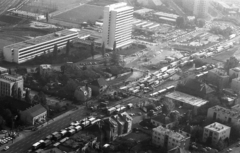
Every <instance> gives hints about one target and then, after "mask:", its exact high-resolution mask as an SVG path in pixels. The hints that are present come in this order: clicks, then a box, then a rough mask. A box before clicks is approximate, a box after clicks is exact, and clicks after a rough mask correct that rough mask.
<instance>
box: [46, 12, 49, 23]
mask: <svg viewBox="0 0 240 153" xmlns="http://www.w3.org/2000/svg"><path fill="white" fill-rule="evenodd" d="M48 19H49V14H48V13H46V21H47V22H48Z"/></svg>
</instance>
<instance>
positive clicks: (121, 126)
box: [112, 115, 125, 136]
mask: <svg viewBox="0 0 240 153" xmlns="http://www.w3.org/2000/svg"><path fill="white" fill-rule="evenodd" d="M112 118H113V119H114V120H115V121H116V122H117V123H118V135H119V136H120V135H122V134H123V130H124V125H125V122H124V120H123V119H122V118H120V116H118V115H114V116H113V117H112Z"/></svg>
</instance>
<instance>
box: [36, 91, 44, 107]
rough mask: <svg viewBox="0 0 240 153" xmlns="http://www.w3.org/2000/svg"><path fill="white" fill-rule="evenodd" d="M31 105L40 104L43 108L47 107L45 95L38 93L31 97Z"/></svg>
mask: <svg viewBox="0 0 240 153" xmlns="http://www.w3.org/2000/svg"><path fill="white" fill-rule="evenodd" d="M33 103H40V104H42V105H43V106H45V105H47V98H46V95H45V94H44V93H43V92H42V91H40V92H39V93H37V94H36V95H35V96H34V97H33Z"/></svg>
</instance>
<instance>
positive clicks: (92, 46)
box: [91, 42, 95, 59]
mask: <svg viewBox="0 0 240 153" xmlns="http://www.w3.org/2000/svg"><path fill="white" fill-rule="evenodd" d="M94 50H95V47H94V42H92V44H91V56H92V59H94Z"/></svg>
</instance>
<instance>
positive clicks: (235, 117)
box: [207, 105, 240, 124]
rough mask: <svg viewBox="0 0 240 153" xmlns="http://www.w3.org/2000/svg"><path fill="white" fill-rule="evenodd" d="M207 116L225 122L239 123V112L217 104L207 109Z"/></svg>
mask: <svg viewBox="0 0 240 153" xmlns="http://www.w3.org/2000/svg"><path fill="white" fill-rule="evenodd" d="M207 117H208V118H212V119H214V120H220V121H222V122H227V123H235V124H239V123H240V113H239V112H237V111H235V110H234V109H227V108H224V107H221V106H218V105H216V106H214V107H211V108H209V109H208V113H207Z"/></svg>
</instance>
